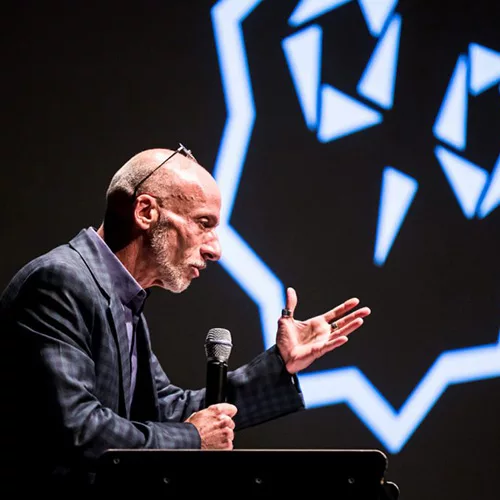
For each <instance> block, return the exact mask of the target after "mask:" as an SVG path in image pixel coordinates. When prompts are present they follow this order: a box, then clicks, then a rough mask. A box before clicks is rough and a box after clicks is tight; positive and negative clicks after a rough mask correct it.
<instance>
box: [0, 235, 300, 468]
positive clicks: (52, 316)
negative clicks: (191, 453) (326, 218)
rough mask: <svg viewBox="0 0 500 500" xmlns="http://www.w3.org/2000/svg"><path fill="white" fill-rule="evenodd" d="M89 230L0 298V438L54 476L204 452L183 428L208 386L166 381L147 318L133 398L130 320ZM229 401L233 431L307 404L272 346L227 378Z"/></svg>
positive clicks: (24, 272) (193, 433)
mask: <svg viewBox="0 0 500 500" xmlns="http://www.w3.org/2000/svg"><path fill="white" fill-rule="evenodd" d="M89 230H90V229H84V230H82V231H81V232H80V233H79V234H78V235H77V236H76V237H75V238H74V239H72V240H71V241H70V242H69V243H68V244H64V245H61V246H59V247H57V248H55V249H53V250H52V251H50V252H48V253H47V254H45V255H42V256H40V257H38V258H36V259H34V260H33V261H31V262H30V263H28V264H27V265H26V266H24V267H23V268H22V269H21V270H20V271H19V272H18V273H17V274H16V276H14V278H13V279H12V281H11V282H10V284H9V285H8V286H7V288H6V289H5V291H4V293H3V295H2V296H1V298H0V325H1V334H2V343H3V345H4V349H3V354H1V356H2V359H1V360H0V361H1V362H0V366H1V368H0V369H1V371H2V372H3V373H1V376H0V383H1V385H2V388H1V394H2V397H3V401H4V409H3V410H2V412H0V413H2V420H3V422H2V423H1V425H0V429H1V430H0V432H1V433H2V442H3V444H4V446H5V449H6V450H7V453H10V454H11V455H12V454H13V456H14V457H18V456H19V454H20V453H23V466H25V467H26V466H29V464H27V462H28V463H29V462H30V460H31V461H33V464H32V465H33V466H34V467H37V469H38V470H46V472H47V473H48V474H57V473H58V471H63V473H64V471H67V470H72V469H77V470H78V469H81V468H82V464H84V465H85V467H84V468H88V466H89V463H92V462H93V461H94V460H95V459H96V458H97V457H99V456H100V455H101V453H102V452H103V451H105V450H107V449H110V448H163V449H165V448H191V449H193V448H194V449H196V448H199V447H200V436H199V434H198V432H197V430H196V428H195V427H194V426H193V425H192V424H188V423H183V421H184V420H185V419H186V418H187V417H188V416H189V415H190V414H191V413H192V412H194V411H198V410H200V409H201V408H202V407H203V404H204V398H205V390H204V389H201V390H183V389H181V388H179V387H176V386H174V385H173V384H171V383H170V380H169V378H168V377H167V375H166V374H165V373H164V371H163V370H162V368H161V366H160V363H159V361H158V359H157V358H156V356H155V355H154V354H153V352H152V350H151V343H150V337H149V331H148V327H147V324H146V320H145V318H144V316H143V315H142V316H141V319H140V322H139V326H138V341H137V342H138V358H139V369H138V376H137V377H138V378H137V385H136V392H135V396H134V401H130V396H129V391H128V390H126V388H128V387H129V386H130V364H129V354H128V353H129V350H128V340H127V335H126V327H125V317H124V314H123V310H122V306H121V303H120V301H119V299H118V297H117V296H116V295H115V294H114V291H113V286H112V281H111V277H110V276H109V274H108V273H107V270H106V268H105V267H104V265H103V263H102V262H101V261H100V259H99V254H98V251H97V248H96V247H94V243H93V242H92V240H91V238H90V237H89V235H88V231H89ZM228 394H229V401H230V402H232V403H234V404H235V405H236V406H237V407H238V413H237V415H236V417H235V422H236V430H239V429H243V428H245V427H249V426H253V425H256V424H259V423H262V422H265V421H267V420H271V419H274V418H277V417H279V416H282V415H286V414H288V413H291V412H294V411H297V410H299V409H302V408H303V407H304V402H303V398H302V395H301V392H300V387H299V386H298V384H297V379H296V378H292V377H290V376H289V375H288V374H287V372H286V370H285V369H284V365H283V362H282V360H281V358H280V357H279V355H278V354H277V351H276V348H275V347H272V348H270V349H268V350H267V351H265V352H263V353H262V354H260V355H259V356H258V357H257V358H255V359H254V360H253V361H251V362H250V363H249V364H247V365H245V366H242V367H241V368H238V369H237V370H234V371H231V372H230V373H229V374H228ZM27 450H29V451H28V452H27ZM89 461H90V462H89ZM13 463H17V462H16V460H15V459H13Z"/></svg>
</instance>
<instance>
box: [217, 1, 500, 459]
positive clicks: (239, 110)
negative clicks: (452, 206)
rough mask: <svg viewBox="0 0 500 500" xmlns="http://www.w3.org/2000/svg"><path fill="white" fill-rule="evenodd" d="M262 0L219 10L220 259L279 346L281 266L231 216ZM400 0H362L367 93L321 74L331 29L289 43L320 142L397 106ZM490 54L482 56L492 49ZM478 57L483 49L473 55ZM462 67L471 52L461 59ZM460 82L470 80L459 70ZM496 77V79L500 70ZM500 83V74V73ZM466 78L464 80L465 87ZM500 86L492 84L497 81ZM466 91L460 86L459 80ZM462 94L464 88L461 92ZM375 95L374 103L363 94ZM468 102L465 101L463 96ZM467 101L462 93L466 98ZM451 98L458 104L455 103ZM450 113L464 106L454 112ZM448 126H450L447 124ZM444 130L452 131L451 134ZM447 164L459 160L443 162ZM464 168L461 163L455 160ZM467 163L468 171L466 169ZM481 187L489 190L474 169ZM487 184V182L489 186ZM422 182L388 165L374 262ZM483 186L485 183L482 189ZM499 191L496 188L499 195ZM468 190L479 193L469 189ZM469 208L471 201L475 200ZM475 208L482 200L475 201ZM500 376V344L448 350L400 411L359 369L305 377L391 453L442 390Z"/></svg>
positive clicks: (321, 8)
mask: <svg viewBox="0 0 500 500" xmlns="http://www.w3.org/2000/svg"><path fill="white" fill-rule="evenodd" d="M260 3H261V0H221V1H220V2H218V3H217V4H216V5H215V6H214V7H213V8H212V21H213V27H214V36H215V41H216V46H217V51H218V56H219V64H220V70H221V76H222V84H223V90H224V94H225V99H226V106H227V121H226V125H225V128H224V132H223V135H222V138H221V142H220V148H219V153H218V156H217V161H216V164H215V167H214V176H215V178H216V180H217V182H218V184H219V186H220V188H221V193H222V197H223V198H224V199H225V200H226V203H225V206H224V208H223V212H222V215H221V229H220V239H221V243H222V245H223V247H224V249H225V250H224V253H223V256H222V259H221V261H220V263H221V265H222V266H223V267H224V269H225V270H226V271H227V272H228V273H229V274H230V275H231V276H232V277H233V278H234V279H235V281H236V282H237V283H238V284H239V285H240V286H241V288H242V289H243V290H244V291H245V292H246V293H247V294H248V296H249V297H250V298H251V299H252V300H253V301H254V302H255V303H256V304H257V306H258V309H259V315H260V321H261V326H262V334H263V343H264V345H265V347H269V346H271V345H272V344H273V343H274V336H275V327H276V311H280V310H281V308H282V306H283V303H284V300H285V289H284V285H283V283H282V282H281V281H280V279H279V278H278V277H277V276H276V275H275V274H274V272H273V270H272V269H270V267H269V266H268V265H266V263H265V262H264V261H263V260H262V259H261V258H260V257H259V256H258V255H257V254H256V252H255V251H254V250H253V249H252V246H251V245H250V244H249V243H247V242H246V241H245V240H244V238H243V237H242V235H240V234H239V233H238V232H237V231H236V230H235V229H234V228H233V227H232V226H231V223H230V219H231V213H232V209H233V205H234V200H235V197H236V196H237V193H238V187H239V183H240V179H241V173H242V170H243V168H244V164H245V158H246V155H247V152H248V147H249V143H250V138H251V133H252V130H253V126H254V122H255V117H256V109H255V104H254V97H253V92H252V85H251V77H250V69H249V67H248V61H247V54H246V48H245V43H244V36H243V31H242V23H243V21H244V20H245V18H246V17H247V16H248V15H249V14H250V13H251V12H252V11H253V10H254V9H255V8H256V7H257V6H258V5H259V4H260ZM347 3H349V2H348V1H339V0H337V1H326V0H321V1H320V0H315V1H314V0H303V1H301V2H299V3H298V5H297V6H296V8H295V10H294V11H293V12H292V15H291V17H290V19H289V23H290V25H291V26H293V27H299V26H301V25H303V24H305V23H307V22H309V21H312V20H313V19H316V18H318V17H319V16H320V15H322V14H324V13H326V12H328V11H331V10H333V9H335V8H337V7H339V6H341V5H344V4H347ZM396 6H397V2H395V1H394V0H387V1H383V0H373V1H370V0H360V1H359V7H360V9H361V12H362V13H363V16H364V17H365V20H366V23H367V26H368V29H369V31H370V33H371V35H372V36H373V37H375V38H376V39H377V40H378V41H377V44H376V47H375V50H374V52H373V53H372V56H371V58H370V60H369V61H368V64H367V66H366V68H365V71H364V72H363V74H362V75H361V78H360V79H359V83H358V85H357V93H358V94H359V95H358V96H356V97H354V96H348V95H347V94H346V93H344V92H343V91H341V90H339V89H337V88H335V87H333V86H332V85H330V84H329V83H322V81H321V65H322V56H323V54H322V44H321V41H322V36H323V35H322V28H321V27H320V26H319V25H316V24H315V25H309V26H306V27H305V28H303V29H300V30H299V31H297V32H296V33H295V34H293V35H291V36H290V37H287V38H285V39H284V40H283V41H282V47H283V51H284V57H285V58H286V61H287V63H288V66H289V70H290V75H291V79H292V81H293V85H294V87H295V91H296V95H297V97H298V100H299V104H300V107H301V110H302V115H303V119H304V122H305V126H306V128H307V129H309V131H312V132H314V133H315V134H316V139H317V140H318V144H319V147H321V143H325V142H331V141H334V140H341V138H343V137H345V136H346V135H349V134H354V133H358V132H361V131H363V130H365V129H367V128H369V127H372V126H375V125H380V124H382V123H383V117H384V112H385V111H387V110H390V109H391V107H392V105H393V100H394V91H395V86H396V74H397V59H398V46H399V38H400V33H401V29H402V19H401V16H400V15H399V14H397V13H395V12H394V9H395V8H396ZM485 54H486V53H485V52H482V53H481V56H480V57H484V56H485ZM474 57H476V58H477V56H474ZM460 61H461V62H460V63H459V70H458V74H459V75H461V74H462V72H463V71H464V70H463V66H464V65H466V64H468V62H467V60H466V59H460ZM479 75H480V76H478V78H477V80H474V82H475V85H474V89H473V90H475V91H476V92H479V91H480V90H481V89H482V88H484V85H485V82H486V78H485V76H484V74H483V73H480V74H479ZM456 78H457V81H458V82H459V84H462V87H463V81H462V80H460V79H461V78H462V77H461V76H458V77H456ZM489 78H490V80H491V82H494V81H495V78H493V77H492V76H490V77H489ZM496 81H497V82H498V79H497V80H496ZM459 84H457V85H458V86H459V87H460V85H459ZM492 84H493V83H492ZM460 88H461V87H460ZM456 92H457V93H459V91H456ZM361 99H364V100H366V101H369V104H368V103H366V102H364V101H362V100H361ZM457 100H459V98H457ZM459 101H460V103H462V106H463V98H461V100H459ZM450 102H451V101H450ZM442 113H444V115H443V116H445V118H442V119H441V122H442V123H440V125H438V126H437V129H436V130H438V131H439V132H440V133H441V135H442V136H443V137H444V139H448V141H446V140H444V139H443V137H441V140H443V142H447V143H448V142H449V140H450V138H451V139H452V141H453V140H454V141H455V144H452V145H455V147H456V144H458V145H461V144H462V143H463V137H464V135H463V131H462V130H461V129H460V128H456V129H453V130H451V129H449V127H448V126H447V125H446V124H447V123H448V121H447V118H446V112H442ZM451 113H456V111H453V112H451ZM443 124H444V125H443ZM443 130H444V134H443ZM444 149H445V148H444V147H442V149H439V150H437V152H439V154H440V155H441V159H442V158H445V156H446V155H447V154H448V155H455V153H452V152H450V151H449V150H446V151H447V153H444V152H443V151H444ZM444 161H445V163H446V162H447V165H448V166H449V165H450V164H451V165H455V164H456V161H455V163H454V162H453V161H448V156H446V159H445V160H444ZM452 169H454V170H457V169H459V167H456V165H455V167H453V166H452ZM465 170H467V168H465ZM472 170H473V169H472ZM499 171H500V167H499V166H498V164H497V167H496V168H495V170H494V172H493V174H492V176H491V180H490V182H489V188H488V189H489V191H488V192H486V193H485V194H484V196H483V194H482V192H481V194H480V197H479V198H478V199H477V200H476V205H477V202H478V200H479V199H481V200H482V202H481V203H482V205H481V207H482V209H481V208H479V211H480V213H483V214H484V213H485V212H486V209H490V210H491V209H492V207H493V206H494V205H495V203H496V204H498V193H499V181H498V180H497V179H498V177H499V176H500V174H499ZM475 172H476V176H477V178H478V179H479V180H476V184H478V183H479V187H481V186H482V188H483V189H485V188H486V181H485V180H483V181H482V180H481V179H480V175H478V174H477V172H479V170H475ZM481 182H482V184H481ZM417 188H418V182H417V180H416V179H413V178H411V177H409V176H408V175H406V174H404V173H402V172H399V171H398V170H396V169H395V168H394V167H392V166H391V167H386V168H385V170H384V173H383V179H382V193H381V202H380V218H379V223H378V231H377V241H376V242H375V259H374V260H375V264H376V265H379V266H381V265H383V264H384V262H385V260H386V259H387V256H388V254H389V251H390V248H391V245H392V243H393V242H394V239H395V238H396V236H397V233H398V231H399V230H400V228H401V225H402V222H403V219H404V217H405V214H406V213H407V211H408V209H409V207H410V205H411V202H412V200H413V198H414V196H415V193H416V192H417ZM475 189H476V191H475V192H474V193H476V192H477V191H479V188H478V187H477V186H476V188H475ZM491 193H493V194H491ZM468 196H471V195H470V194H469V195H468ZM467 203H470V200H469V201H467ZM467 206H468V207H469V205H467ZM474 208H475V209H476V206H474ZM498 376H500V344H499V343H498V342H495V343H492V344H489V345H484V346H477V347H473V348H467V349H457V350H450V351H447V352H443V353H442V354H441V355H440V356H439V357H438V358H437V359H436V361H435V362H434V363H433V365H432V366H431V367H430V369H429V370H428V371H427V373H426V374H425V375H424V376H423V378H422V379H421V381H420V382H419V383H418V384H417V386H416V387H415V389H414V390H413V391H412V393H411V394H410V395H409V397H408V398H407V400H406V402H405V403H404V404H403V405H402V407H401V408H400V409H399V410H396V409H394V408H393V407H392V406H391V405H390V404H389V403H388V402H387V400H386V399H385V398H384V396H383V395H382V394H381V393H380V392H379V391H378V390H377V389H376V388H375V386H374V385H373V384H372V383H371V381H370V380H368V378H367V377H366V376H365V375H364V374H363V372H362V371H361V370H360V369H358V368H357V367H350V368H343V369H333V370H327V371H322V372H313V373H307V374H302V375H300V377H299V378H300V381H301V385H302V388H303V390H304V396H305V400H306V404H307V406H308V407H309V408H313V407H320V406H326V405H334V404H339V403H345V404H346V405H348V406H349V407H350V408H351V410H352V411H353V412H354V413H355V414H356V415H357V416H358V418H359V419H360V420H361V421H362V422H363V423H364V424H365V425H366V427H367V428H368V429H370V431H371V432H372V433H373V434H374V435H375V436H376V437H377V438H378V439H379V440H380V441H381V442H382V443H383V444H384V446H385V447H386V448H387V449H388V450H389V451H391V452H392V453H397V452H399V451H400V450H401V449H402V448H403V446H404V445H405V443H406V442H407V441H408V439H409V438H410V437H411V435H412V434H413V433H414V432H415V430H416V429H417V428H418V426H419V425H420V424H421V422H422V421H423V420H424V419H425V417H426V415H427V414H428V412H429V411H430V410H431V409H432V407H433V406H434V405H435V404H436V403H437V401H438V400H439V398H440V397H441V395H442V394H443V393H444V391H445V390H446V389H447V387H448V386H450V385H452V384H461V383H466V382H470V381H475V380H482V379H487V378H491V377H498Z"/></svg>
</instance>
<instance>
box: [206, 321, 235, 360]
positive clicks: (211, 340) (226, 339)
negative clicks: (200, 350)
mask: <svg viewBox="0 0 500 500" xmlns="http://www.w3.org/2000/svg"><path fill="white" fill-rule="evenodd" d="M232 347H233V344H232V342H231V333H230V332H229V330H226V329H225V328H211V329H210V330H209V331H208V333H207V338H206V339H205V354H206V356H207V358H208V359H209V360H217V361H222V362H227V360H228V359H229V355H230V354H231V348H232Z"/></svg>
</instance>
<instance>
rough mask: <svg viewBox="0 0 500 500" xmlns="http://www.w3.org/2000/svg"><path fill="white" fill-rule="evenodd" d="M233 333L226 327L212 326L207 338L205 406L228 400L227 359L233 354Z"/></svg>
mask: <svg viewBox="0 0 500 500" xmlns="http://www.w3.org/2000/svg"><path fill="white" fill-rule="evenodd" d="M232 347H233V344H232V343H231V333H230V332H229V330H226V329H225V328H212V329H210V330H209V331H208V333H207V337H206V339H205V355H206V356H207V385H206V393H205V406H206V407H208V406H210V405H213V404H216V403H224V402H225V401H226V386H227V360H228V359H229V355H230V354H231V348H232Z"/></svg>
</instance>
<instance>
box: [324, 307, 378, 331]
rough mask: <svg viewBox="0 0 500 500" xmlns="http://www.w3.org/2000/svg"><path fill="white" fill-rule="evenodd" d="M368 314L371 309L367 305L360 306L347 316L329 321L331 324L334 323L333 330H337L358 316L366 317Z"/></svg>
mask: <svg viewBox="0 0 500 500" xmlns="http://www.w3.org/2000/svg"><path fill="white" fill-rule="evenodd" d="M370 314H371V310H370V308H369V307H362V308H361V309H358V310H357V311H354V312H352V313H350V314H348V315H347V316H344V317H343V318H339V319H336V320H335V321H333V322H331V324H332V325H334V324H335V330H336V331H337V332H338V329H339V328H342V327H344V326H346V325H348V324H349V323H351V322H353V321H355V320H357V319H359V318H366V317H367V316H369V315H370Z"/></svg>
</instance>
